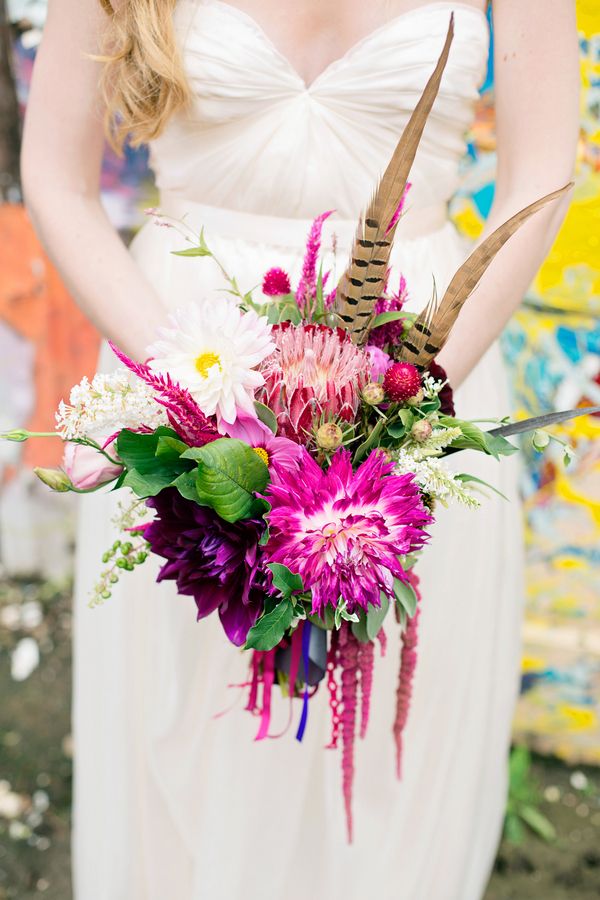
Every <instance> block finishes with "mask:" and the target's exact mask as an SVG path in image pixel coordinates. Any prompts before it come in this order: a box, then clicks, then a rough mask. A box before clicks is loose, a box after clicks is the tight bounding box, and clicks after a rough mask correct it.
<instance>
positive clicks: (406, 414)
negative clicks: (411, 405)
mask: <svg viewBox="0 0 600 900" xmlns="http://www.w3.org/2000/svg"><path fill="white" fill-rule="evenodd" d="M398 415H399V416H400V421H401V422H402V424H403V425H404V427H405V428H406V430H407V431H410V429H411V428H412V427H413V425H414V424H415V416H414V413H413V412H412V410H410V409H401V410H400V412H399V413H398Z"/></svg>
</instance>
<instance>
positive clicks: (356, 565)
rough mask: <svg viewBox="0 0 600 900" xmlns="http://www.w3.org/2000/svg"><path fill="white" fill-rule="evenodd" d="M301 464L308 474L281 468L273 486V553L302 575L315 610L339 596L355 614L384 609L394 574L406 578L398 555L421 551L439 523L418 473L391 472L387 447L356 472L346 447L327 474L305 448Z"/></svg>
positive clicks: (269, 552)
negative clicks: (423, 494)
mask: <svg viewBox="0 0 600 900" xmlns="http://www.w3.org/2000/svg"><path fill="white" fill-rule="evenodd" d="M300 468H301V473H302V477H301V478H298V477H297V476H296V475H293V476H291V477H290V476H289V475H287V474H286V473H285V472H280V473H279V484H271V485H270V486H269V488H268V489H267V492H266V496H267V499H268V500H269V502H270V503H271V507H272V508H271V511H270V512H269V513H268V514H267V517H266V518H267V520H268V523H269V528H270V539H269V542H268V544H267V547H266V556H267V558H268V559H269V560H270V561H272V562H278V563H282V564H283V565H285V566H287V567H288V568H289V569H291V570H292V571H293V572H297V573H298V574H299V575H301V576H302V579H303V582H304V587H305V588H306V589H310V590H311V591H312V601H313V606H312V609H313V613H317V614H320V613H322V611H323V609H324V608H325V607H326V606H332V607H336V606H337V605H338V602H339V601H340V599H341V600H343V601H345V603H346V606H347V608H348V610H349V611H350V612H352V611H354V610H355V609H358V608H362V609H367V607H368V606H369V604H371V605H373V606H380V604H381V600H380V594H381V592H383V593H384V594H386V595H387V596H388V597H390V598H392V596H393V591H392V588H393V580H394V578H400V579H402V580H406V577H407V576H406V573H405V571H404V569H403V568H402V566H401V564H400V562H399V560H398V557H400V556H403V555H405V554H407V553H412V552H413V551H414V550H419V549H421V547H422V546H423V544H424V543H425V541H426V540H427V534H426V532H425V531H424V530H423V528H424V527H425V526H426V525H428V524H429V523H430V522H431V521H432V518H431V515H430V513H429V512H428V510H427V509H426V508H425V506H424V504H423V501H422V500H421V496H420V493H419V489H418V487H417V485H416V484H415V482H414V480H413V476H412V475H392V471H393V469H394V463H393V462H388V461H387V460H386V458H385V456H384V454H383V453H380V452H375V453H371V455H370V456H369V457H368V458H367V459H366V460H365V462H363V463H362V464H361V465H360V466H359V467H358V469H357V470H356V472H353V470H352V463H351V459H350V453H349V452H348V451H346V450H340V451H338V452H337V453H336V455H335V456H334V457H333V459H332V461H331V465H330V467H329V469H328V470H327V471H323V470H322V469H321V468H320V466H319V465H318V464H317V463H316V462H315V460H314V459H313V458H312V457H311V456H310V454H309V453H308V451H307V450H305V449H304V448H302V458H301V464H300Z"/></svg>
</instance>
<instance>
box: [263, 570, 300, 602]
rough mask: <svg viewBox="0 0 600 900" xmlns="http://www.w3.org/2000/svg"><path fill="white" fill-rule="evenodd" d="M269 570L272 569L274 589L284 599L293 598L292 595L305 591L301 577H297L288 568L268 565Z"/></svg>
mask: <svg viewBox="0 0 600 900" xmlns="http://www.w3.org/2000/svg"><path fill="white" fill-rule="evenodd" d="M267 569H270V570H271V573H272V575H273V585H274V587H276V588H277V590H278V591H279V592H280V593H281V594H282V595H283V596H284V597H291V595H292V594H296V593H300V591H302V590H303V589H304V585H303V583H302V578H301V577H300V575H296V574H295V573H294V572H292V571H291V570H290V569H288V567H287V566H283V565H281V563H268V565H267Z"/></svg>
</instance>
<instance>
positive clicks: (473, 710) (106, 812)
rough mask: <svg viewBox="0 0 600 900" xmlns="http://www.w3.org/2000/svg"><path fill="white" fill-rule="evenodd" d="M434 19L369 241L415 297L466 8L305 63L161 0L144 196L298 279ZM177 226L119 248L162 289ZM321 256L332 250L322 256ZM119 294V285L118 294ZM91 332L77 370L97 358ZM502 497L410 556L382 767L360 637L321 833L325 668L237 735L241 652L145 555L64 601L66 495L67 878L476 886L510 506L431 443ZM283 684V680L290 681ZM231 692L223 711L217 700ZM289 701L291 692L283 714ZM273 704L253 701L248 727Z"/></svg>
mask: <svg viewBox="0 0 600 900" xmlns="http://www.w3.org/2000/svg"><path fill="white" fill-rule="evenodd" d="M451 9H454V11H455V16H456V37H455V41H454V44H453V47H452V51H451V54H450V61H449V64H448V67H447V70H446V72H445V75H444V79H443V82H442V87H441V90H440V94H439V97H438V99H437V101H436V104H435V107H434V110H433V114H432V116H431V119H430V122H429V123H428V125H427V127H426V129H425V135H424V138H423V141H422V145H421V148H420V150H419V153H418V156H417V160H416V162H415V165H414V167H413V171H412V174H411V178H410V180H411V182H412V189H411V191H410V194H409V199H408V202H407V212H406V215H405V216H404V219H403V221H402V223H401V225H400V227H399V229H398V233H397V237H396V246H395V249H394V252H393V257H392V258H393V263H394V266H395V273H396V274H395V277H396V278H397V277H398V273H399V272H402V273H404V275H405V276H406V278H407V281H408V285H409V288H410V294H411V304H412V306H413V307H414V308H418V307H420V306H422V305H423V304H424V303H425V302H426V301H427V299H428V298H429V296H430V293H431V287H432V276H435V280H436V284H437V286H438V291H439V290H441V289H442V288H443V287H444V285H445V284H446V283H447V281H448V279H449V277H450V276H451V275H452V273H453V272H454V271H455V269H456V267H457V266H458V265H459V263H460V262H461V261H462V259H463V258H464V255H465V253H466V248H465V246H464V244H463V243H462V241H461V240H460V239H459V237H458V236H457V234H456V232H455V230H454V228H453V226H452V225H451V224H450V223H449V222H448V220H447V201H448V199H449V197H450V196H451V195H452V194H453V192H454V191H455V190H456V187H457V185H458V171H457V170H458V163H459V160H460V158H461V156H462V154H463V152H464V149H465V145H464V133H465V130H466V129H467V128H468V127H469V124H470V121H471V116H472V110H473V103H474V100H475V98H476V96H477V86H478V85H479V84H480V82H481V80H482V77H483V74H484V71H485V65H486V58H487V48H488V31H487V23H486V20H485V17H484V16H483V14H481V13H479V12H477V11H476V10H475V9H473V8H471V7H468V6H466V5H461V4H456V3H454V4H451V3H434V4H429V5H427V6H425V7H421V8H418V9H415V10H413V11H410V12H408V13H406V14H404V15H400V16H398V17H397V18H394V19H393V20H392V21H390V22H389V23H388V24H387V25H385V26H384V27H382V28H378V29H377V30H375V31H374V32H373V33H371V34H370V35H368V36H367V37H365V38H364V39H363V40H362V41H360V42H359V43H357V44H356V45H355V46H354V47H352V49H350V50H349V51H348V52H347V53H346V54H345V55H344V56H343V57H342V58H340V59H338V60H336V61H335V62H334V63H332V64H331V65H329V66H328V67H327V68H326V69H325V71H324V72H323V73H322V74H321V75H320V76H319V77H318V78H316V80H315V81H314V82H313V83H312V84H310V85H307V84H305V83H304V81H303V80H302V78H301V77H300V76H299V75H298V73H297V72H296V71H294V69H293V67H292V66H291V64H290V63H289V61H288V60H286V58H285V57H283V56H282V54H281V53H280V52H278V50H277V49H276V48H275V47H274V46H273V44H272V43H271V42H270V40H269V39H268V37H267V35H266V34H265V33H264V31H263V30H262V29H261V28H259V27H258V25H257V24H256V23H255V22H254V21H253V20H252V19H251V18H250V17H249V16H248V15H246V14H245V13H243V12H241V11H240V10H238V9H237V8H234V7H232V6H230V5H228V4H226V3H222V2H217V0H180V3H179V4H178V7H177V10H176V14H175V17H176V24H177V32H178V35H179V38H180V40H181V45H182V47H183V52H184V58H185V65H186V68H187V72H188V75H189V78H190V80H191V84H192V87H193V90H194V93H195V102H194V107H193V110H192V112H191V115H187V116H182V115H181V116H178V117H176V119H175V120H174V121H172V123H171V124H170V125H169V127H168V129H167V131H166V133H165V134H164V135H163V136H162V137H161V138H160V139H159V140H157V141H156V142H155V144H154V145H153V147H152V159H153V166H154V169H155V171H156V176H157V181H158V185H159V187H160V190H161V206H162V209H163V210H164V211H166V212H169V213H172V214H173V215H177V216H181V215H183V214H185V215H186V221H187V222H188V223H189V224H191V225H193V226H194V227H195V228H198V229H199V228H200V226H201V225H204V226H205V235H206V240H207V242H208V244H209V246H210V247H211V249H212V250H213V251H214V252H215V253H216V254H217V256H218V257H219V258H220V260H221V261H222V263H223V264H224V265H225V267H226V268H227V269H228V270H229V271H230V272H232V273H233V274H235V276H236V277H237V279H238V282H239V284H240V287H241V288H243V289H247V288H250V287H253V286H254V285H257V284H260V281H261V276H262V274H263V273H264V271H265V270H266V269H268V268H269V267H271V266H273V265H276V266H281V267H282V268H284V269H286V270H287V271H288V272H290V274H291V275H292V276H293V277H294V278H297V276H298V272H299V268H300V262H301V257H302V249H303V244H304V239H305V237H306V233H307V231H308V228H309V224H310V219H311V218H312V217H314V216H315V215H317V214H318V213H320V212H322V211H323V210H326V209H333V208H335V209H336V210H337V212H336V214H335V216H333V217H332V218H331V220H330V221H329V222H328V223H327V226H326V228H325V239H324V246H325V247H326V248H329V247H330V245H331V235H332V233H333V232H335V233H336V235H337V256H336V262H335V265H336V270H337V276H338V277H339V275H340V274H341V271H342V270H343V267H344V265H345V262H346V258H347V253H348V248H349V244H350V240H351V236H352V233H353V231H354V227H355V223H356V219H357V216H358V213H359V211H360V210H361V208H362V207H363V206H364V205H365V203H366V202H367V200H368V198H369V197H370V194H371V191H372V188H373V185H374V183H375V181H376V179H377V177H378V175H379V173H380V172H381V171H382V169H383V168H384V166H385V164H386V162H387V160H388V158H389V156H390V154H391V152H392V150H393V148H394V146H395V144H396V142H397V140H398V137H399V135H400V133H401V131H402V129H403V127H404V125H405V124H406V121H407V118H408V116H409V114H410V112H411V110H412V108H413V106H414V104H415V102H416V100H417V98H418V97H419V95H420V93H421V91H422V89H423V87H424V85H425V82H426V80H427V78H428V76H429V74H430V73H431V71H432V69H433V66H434V64H435V62H436V60H437V57H438V55H439V53H440V51H441V48H442V44H443V40H444V37H445V34H446V29H447V27H448V19H449V14H450V11H451ZM182 246H184V244H183V241H182V239H181V238H180V237H179V235H178V234H177V233H175V232H174V231H173V230H171V229H167V228H157V227H156V226H154V225H153V224H151V223H148V224H147V225H146V226H145V227H144V228H143V229H142V231H141V233H140V234H139V235H138V237H137V238H136V240H135V242H134V245H133V248H132V252H133V254H134V257H135V259H136V260H137V261H138V263H139V265H140V267H141V268H142V270H143V271H144V273H145V274H146V276H147V277H148V279H149V280H150V281H151V282H152V283H153V284H154V286H155V287H156V288H157V289H158V291H159V292H160V294H161V295H162V297H163V298H164V302H165V307H171V308H172V307H176V306H178V305H180V304H184V303H186V302H187V301H189V300H193V299H196V300H198V301H200V300H202V299H203V298H205V297H210V298H211V300H210V302H214V303H218V302H220V297H221V296H222V295H221V294H220V293H218V292H216V291H217V289H218V288H222V287H223V281H222V278H221V276H220V274H219V271H218V269H217V267H216V265H215V264H214V263H213V261H212V260H210V259H206V258H203V259H182V258H178V257H175V256H172V255H170V253H169V250H170V249H173V248H181V247H182ZM326 263H327V266H328V267H331V266H333V263H334V260H333V256H332V254H331V252H327V253H326ZM139 302H140V308H139V315H140V316H143V314H144V309H143V297H140V298H139ZM109 356H110V354H107V353H105V354H104V356H103V359H102V361H101V365H100V368H101V369H103V370H106V369H107V368H108V367H109V366H111V367H112V366H114V362H113V361H112V360H110V359H109ZM456 401H457V405H458V408H459V410H460V414H461V415H462V416H463V417H473V418H474V417H477V416H481V415H486V416H500V415H504V414H505V413H507V412H508V410H509V405H508V399H507V394H506V390H505V375H504V372H503V367H502V363H501V359H500V354H499V351H498V349H497V347H494V348H493V349H492V350H490V352H489V353H488V354H487V356H486V358H485V359H484V360H483V362H482V363H481V364H480V365H479V366H478V367H477V370H476V371H475V372H474V373H473V374H472V376H471V377H470V378H469V379H468V381H467V382H466V383H465V385H464V386H463V387H462V388H461V390H460V391H459V392H458V395H457V397H456ZM455 459H456V461H457V465H459V466H460V468H461V469H462V470H466V471H471V472H474V473H476V474H478V475H479V476H480V477H483V478H486V479H487V480H489V481H491V482H493V483H494V484H495V485H497V486H498V487H499V488H500V489H501V490H503V491H504V492H505V493H506V494H509V495H510V496H511V498H512V502H511V503H507V502H505V501H503V500H501V499H499V498H498V497H496V496H493V497H492V498H491V499H485V498H484V500H483V505H482V509H481V510H480V511H479V512H471V511H467V510H463V509H460V508H458V509H457V508H452V509H449V510H444V509H441V508H440V510H439V517H438V522H437V524H436V526H435V528H434V539H433V541H432V546H431V547H430V548H429V549H428V550H427V551H426V553H425V555H424V558H423V560H422V564H420V566H419V570H420V574H421V578H422V587H423V593H424V600H423V607H422V616H421V626H420V637H421V643H420V651H419V662H418V666H417V673H416V682H415V692H414V699H413V705H412V710H411V714H410V719H409V724H408V728H407V733H406V739H405V762H404V776H403V780H402V782H398V781H397V780H396V779H395V774H394V743H393V738H392V732H391V728H392V722H393V715H394V705H395V689H396V682H397V669H398V644H399V640H398V633H397V628H396V627H395V623H391V622H390V623H389V628H388V633H389V644H388V652H387V656H386V657H385V658H384V659H379V658H378V659H377V661H376V671H375V685H374V702H373V710H372V721H371V724H370V729H369V733H368V736H367V738H366V740H364V741H362V742H360V741H359V742H358V744H359V745H357V761H356V770H357V774H356V782H355V839H354V844H353V845H352V846H347V845H346V838H345V826H344V815H343V803H342V795H341V774H340V756H339V752H336V751H331V750H325V749H324V745H325V744H326V743H327V742H328V740H329V709H328V703H327V695H326V690H325V689H322V690H320V691H319V692H318V694H317V695H316V696H315V698H314V699H313V701H312V702H311V709H310V715H309V719H308V727H307V731H306V735H305V738H304V741H303V742H302V743H301V744H299V743H298V742H297V741H295V740H294V730H293V729H291V730H290V731H289V732H288V733H287V734H286V735H285V736H284V737H282V738H281V739H279V740H266V741H262V742H259V743H256V742H254V741H253V737H254V735H255V733H256V728H257V721H256V719H254V718H253V717H252V716H250V715H249V714H248V713H246V712H244V710H243V706H244V703H245V697H243V696H242V694H243V692H242V691H241V690H240V689H238V688H236V687H228V685H235V684H237V683H239V682H242V681H244V680H245V676H246V666H247V659H246V658H245V657H243V656H242V654H241V653H240V652H239V651H237V650H236V649H235V648H234V647H233V646H231V645H229V644H228V643H227V640H226V638H225V636H224V634H223V633H222V630H221V628H220V625H219V620H218V618H217V617H216V616H214V617H212V618H210V619H204V620H202V621H201V622H199V623H197V622H196V608H195V604H194V602H193V599H192V598H190V597H179V596H177V594H176V592H175V589H174V587H173V585H172V583H163V584H161V585H158V586H157V585H156V584H155V583H154V579H155V576H156V570H157V563H155V561H153V560H149V561H148V562H147V563H146V564H145V565H144V566H143V567H141V568H140V569H139V570H136V571H135V572H134V573H133V574H126V575H125V576H124V577H123V578H122V582H121V584H120V585H118V587H117V588H116V589H115V590H114V592H113V596H112V599H110V600H109V601H107V602H106V603H105V605H104V606H102V607H101V608H98V609H93V610H92V609H89V608H88V607H87V600H88V596H89V591H90V588H91V586H92V584H93V583H94V581H95V579H96V578H97V575H98V572H99V570H100V568H101V565H102V564H101V560H100V557H101V554H102V552H103V551H104V549H105V548H107V547H108V546H109V545H110V544H112V541H113V540H114V538H115V537H116V535H115V533H114V531H113V529H112V527H111V524H110V519H111V515H112V514H113V512H112V511H113V509H114V505H115V504H114V496H112V497H111V496H110V495H107V494H102V495H92V496H90V497H86V498H84V500H83V501H82V515H81V525H80V540H79V553H78V560H77V591H76V593H77V598H76V634H75V697H74V728H75V732H74V733H75V753H76V756H75V762H76V770H75V771H76V780H75V842H74V861H75V865H74V872H75V895H76V898H77V900H166V898H169V900H171V898H173V900H306V898H309V897H310V898H313V900H358V898H364V897H376V898H378V900H476V898H480V897H481V896H482V893H483V891H484V889H485V885H486V881H487V878H488V874H489V870H490V867H491V864H492V861H493V858H494V853H495V849H496V846H497V842H498V838H499V834H500V829H501V824H502V817H503V809H504V802H505V792H506V777H505V769H506V757H507V751H508V744H509V734H510V722H511V713H512V708H513V703H514V700H515V697H516V692H517V685H518V656H519V623H520V612H521V609H520V607H521V594H522V590H521V568H520V561H521V535H520V525H519V522H520V512H519V507H518V503H517V502H516V501H515V496H516V492H515V484H516V472H515V466H514V464H513V462H511V461H508V462H506V461H505V462H503V463H502V464H501V465H498V463H496V462H495V461H494V460H487V459H479V458H470V457H469V456H468V455H467V454H464V453H463V454H460V455H457V456H456V457H455ZM298 702H299V701H298ZM232 705H233V708H231V709H230V711H229V712H227V714H225V715H223V716H221V717H216V716H217V714H218V713H221V712H223V711H224V710H226V709H228V708H229V707H231V706H232ZM297 716H298V710H296V721H297ZM286 718H287V707H286V704H285V703H284V702H283V701H282V702H281V703H280V704H276V713H275V720H274V722H273V730H277V729H278V727H279V726H280V725H281V726H283V725H284V724H285V720H286Z"/></svg>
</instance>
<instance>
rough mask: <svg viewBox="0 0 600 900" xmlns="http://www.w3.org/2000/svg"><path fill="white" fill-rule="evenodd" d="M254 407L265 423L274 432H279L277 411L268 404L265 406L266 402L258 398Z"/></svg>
mask: <svg viewBox="0 0 600 900" xmlns="http://www.w3.org/2000/svg"><path fill="white" fill-rule="evenodd" d="M254 409H255V410H256V415H257V416H258V418H259V419H260V421H261V422H262V423H263V425H266V426H267V428H269V429H270V430H271V431H272V432H273V434H277V416H276V415H275V413H274V412H273V411H272V410H270V409H269V407H268V406H265V404H264V403H260V402H259V401H258V400H255V401H254Z"/></svg>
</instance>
